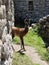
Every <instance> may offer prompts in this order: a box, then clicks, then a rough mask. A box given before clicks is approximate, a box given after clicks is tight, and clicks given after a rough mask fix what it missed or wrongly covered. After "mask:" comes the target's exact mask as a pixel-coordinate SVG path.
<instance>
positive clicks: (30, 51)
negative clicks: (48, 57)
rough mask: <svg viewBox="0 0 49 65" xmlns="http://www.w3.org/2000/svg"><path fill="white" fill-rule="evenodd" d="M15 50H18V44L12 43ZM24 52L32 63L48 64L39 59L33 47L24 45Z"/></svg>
mask: <svg viewBox="0 0 49 65" xmlns="http://www.w3.org/2000/svg"><path fill="white" fill-rule="evenodd" d="M13 47H14V49H15V51H16V52H17V51H19V50H20V45H13ZM25 49H26V51H25V54H26V55H27V56H28V57H29V58H30V59H31V60H32V62H33V63H36V64H40V65H49V64H47V62H46V61H43V60H41V59H40V56H39V55H38V53H37V51H36V50H35V48H32V47H30V46H25Z"/></svg>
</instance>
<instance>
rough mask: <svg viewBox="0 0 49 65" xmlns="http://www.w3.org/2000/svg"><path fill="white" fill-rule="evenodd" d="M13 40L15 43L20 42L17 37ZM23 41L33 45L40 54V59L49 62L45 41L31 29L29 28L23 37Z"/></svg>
mask: <svg viewBox="0 0 49 65" xmlns="http://www.w3.org/2000/svg"><path fill="white" fill-rule="evenodd" d="M13 41H14V43H15V44H16V43H20V39H19V38H18V37H15V38H14V39H13ZM24 43H25V45H27V46H32V47H34V48H35V49H36V50H37V52H38V53H39V54H40V56H41V59H43V60H46V61H48V62H49V52H48V51H47V50H46V48H45V43H44V41H43V40H42V38H41V37H40V36H39V35H38V34H37V32H35V31H34V30H33V29H31V30H29V32H28V33H27V35H26V36H25V37H24Z"/></svg>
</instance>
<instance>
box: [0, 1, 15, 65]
mask: <svg viewBox="0 0 49 65" xmlns="http://www.w3.org/2000/svg"><path fill="white" fill-rule="evenodd" d="M12 26H14V3H13V0H0V65H12V54H13V49H12V36H11V31H12V29H11V27H12Z"/></svg>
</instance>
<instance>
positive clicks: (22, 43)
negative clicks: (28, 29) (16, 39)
mask: <svg viewBox="0 0 49 65" xmlns="http://www.w3.org/2000/svg"><path fill="white" fill-rule="evenodd" d="M20 39H21V49H23V50H24V51H25V47H24V41H23V38H22V37H21V38H20Z"/></svg>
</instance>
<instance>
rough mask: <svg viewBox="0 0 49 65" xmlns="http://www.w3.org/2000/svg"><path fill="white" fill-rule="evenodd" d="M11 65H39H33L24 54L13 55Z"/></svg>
mask: <svg viewBox="0 0 49 65" xmlns="http://www.w3.org/2000/svg"><path fill="white" fill-rule="evenodd" d="M12 65H39V64H33V63H32V61H31V60H30V59H29V58H28V57H27V56H26V55H25V54H20V53H14V55H13V62H12Z"/></svg>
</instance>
